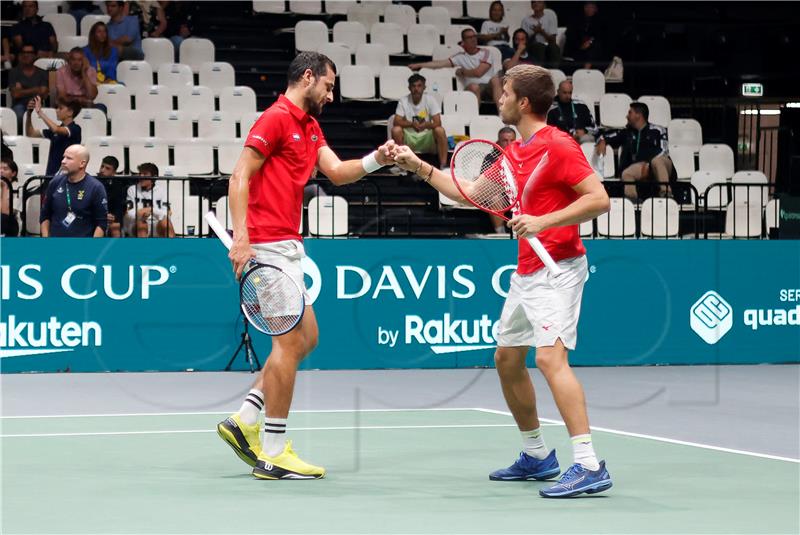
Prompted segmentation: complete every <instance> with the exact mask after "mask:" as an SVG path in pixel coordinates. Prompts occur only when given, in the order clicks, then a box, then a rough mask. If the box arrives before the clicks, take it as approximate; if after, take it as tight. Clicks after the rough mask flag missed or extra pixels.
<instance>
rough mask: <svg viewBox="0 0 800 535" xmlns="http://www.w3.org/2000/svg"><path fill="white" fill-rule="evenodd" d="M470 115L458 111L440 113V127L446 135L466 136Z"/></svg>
mask: <svg viewBox="0 0 800 535" xmlns="http://www.w3.org/2000/svg"><path fill="white" fill-rule="evenodd" d="M471 119H472V117H471V116H464V115H461V114H460V113H451V114H449V115H448V114H444V113H443V114H442V128H444V131H445V133H446V134H447V135H448V136H466V135H467V125H468V124H469V122H470V120H471Z"/></svg>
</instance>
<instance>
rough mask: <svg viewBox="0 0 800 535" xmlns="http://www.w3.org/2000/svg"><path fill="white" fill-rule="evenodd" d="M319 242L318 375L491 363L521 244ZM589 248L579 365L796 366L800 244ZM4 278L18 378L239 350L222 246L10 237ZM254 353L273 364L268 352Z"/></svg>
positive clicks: (315, 290) (1, 304)
mask: <svg viewBox="0 0 800 535" xmlns="http://www.w3.org/2000/svg"><path fill="white" fill-rule="evenodd" d="M306 245H307V250H308V253H309V258H308V259H307V262H306V265H305V271H306V284H307V285H308V287H309V289H310V293H311V297H312V299H314V300H315V302H314V307H315V310H316V312H317V317H318V318H319V324H320V331H321V335H320V345H319V348H318V349H317V350H316V351H315V353H314V354H313V355H312V356H311V357H310V358H309V359H308V360H307V361H306V362H305V364H304V367H306V368H321V369H339V368H449V367H468V366H491V365H492V364H493V360H492V354H493V349H492V348H493V345H494V328H495V324H496V321H497V319H498V317H499V314H500V309H501V306H502V302H503V296H504V292H505V291H506V289H507V287H508V279H509V276H510V273H511V272H512V270H513V268H514V264H515V262H516V244H515V243H514V242H512V241H505V240H501V241H496V240H353V239H351V240H308V241H307V242H306ZM587 248H588V249H589V265H590V275H589V280H588V282H587V284H586V288H585V292H584V299H583V310H582V314H581V322H580V326H579V337H578V348H577V350H576V351H575V352H574V353H573V354H572V356H571V360H572V362H573V363H574V364H576V365H587V366H589V365H591V366H598V365H599V366H612V365H640V364H713V363H777V362H798V361H800V318H799V317H798V315H800V290H799V289H800V242H798V241H780V242H775V241H700V240H698V241H694V240H690V241H687V240H682V241H677V240H676V241H645V240H638V241H634V240H631V241H599V240H598V241H587ZM0 263H1V264H2V269H1V271H0V275H2V287H1V288H0V298H1V299H0V317H1V318H2V322H1V323H0V345H1V346H2V348H0V355H2V358H0V366H2V371H3V372H5V373H13V372H28V371H64V370H70V371H76V372H78V371H122V370H124V371H143V370H164V371H168V370H185V369H194V370H220V369H222V368H224V366H225V364H226V363H227V362H228V359H229V358H230V356H231V355H232V353H233V351H234V350H235V348H236V346H237V345H238V343H239V335H240V332H241V318H239V317H238V307H237V304H238V298H237V293H236V291H237V286H236V284H235V283H234V280H233V277H232V274H231V269H230V264H229V263H228V260H227V257H226V253H225V250H224V248H223V247H222V245H221V244H220V243H219V242H218V241H217V240H212V239H173V240H167V239H149V240H110V239H109V240H81V239H2V240H0ZM254 338H255V343H256V350H257V354H258V355H259V356H260V357H261V358H262V360H263V359H264V358H265V357H266V355H267V354H268V350H269V344H270V342H269V339H268V338H267V337H265V336H262V335H260V334H255V335H254ZM246 367H247V363H246V361H245V360H244V359H243V358H240V359H238V360H237V361H236V364H235V368H238V369H244V368H246Z"/></svg>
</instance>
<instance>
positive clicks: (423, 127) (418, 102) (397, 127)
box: [392, 74, 448, 169]
mask: <svg viewBox="0 0 800 535" xmlns="http://www.w3.org/2000/svg"><path fill="white" fill-rule="evenodd" d="M408 90H409V92H410V93H409V94H408V95H406V96H405V97H403V98H401V99H400V100H399V101H397V110H395V112H394V126H392V139H394V141H395V143H397V144H398V145H408V146H409V147H411V149H412V150H413V151H414V152H417V153H436V154H437V155H438V156H439V167H441V168H442V169H444V168H446V167H447V148H448V147H447V134H446V133H445V131H444V128H442V115H441V114H442V110H441V107H440V106H439V101H438V100H436V98H434V97H433V96H432V95H430V94H428V93H425V77H423V76H422V75H419V74H412V75H411V77H409V79H408Z"/></svg>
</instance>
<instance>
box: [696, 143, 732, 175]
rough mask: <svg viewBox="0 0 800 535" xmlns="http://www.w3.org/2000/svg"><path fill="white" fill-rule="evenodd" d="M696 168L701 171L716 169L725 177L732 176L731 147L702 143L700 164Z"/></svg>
mask: <svg viewBox="0 0 800 535" xmlns="http://www.w3.org/2000/svg"><path fill="white" fill-rule="evenodd" d="M698 169H700V170H701V171H716V172H718V173H720V174H721V175H722V176H723V177H724V178H726V179H729V178H731V177H733V174H734V172H735V170H734V156H733V149H731V148H730V147H729V146H728V145H721V144H714V143H707V144H705V145H703V146H702V147H700V165H699V166H698Z"/></svg>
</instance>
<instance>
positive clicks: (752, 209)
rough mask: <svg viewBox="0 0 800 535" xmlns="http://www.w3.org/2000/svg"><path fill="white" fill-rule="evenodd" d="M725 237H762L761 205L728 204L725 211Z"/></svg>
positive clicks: (745, 203) (746, 203)
mask: <svg viewBox="0 0 800 535" xmlns="http://www.w3.org/2000/svg"><path fill="white" fill-rule="evenodd" d="M725 235H726V236H728V237H731V238H758V237H760V236H761V203H760V202H758V203H752V204H751V203H748V202H730V203H728V208H727V210H726V211H725Z"/></svg>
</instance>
